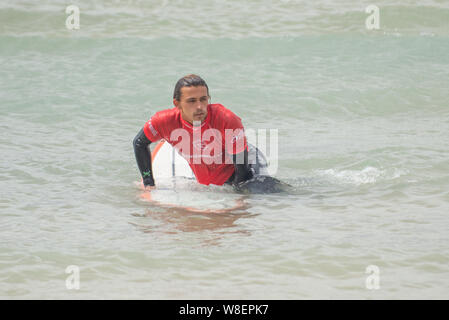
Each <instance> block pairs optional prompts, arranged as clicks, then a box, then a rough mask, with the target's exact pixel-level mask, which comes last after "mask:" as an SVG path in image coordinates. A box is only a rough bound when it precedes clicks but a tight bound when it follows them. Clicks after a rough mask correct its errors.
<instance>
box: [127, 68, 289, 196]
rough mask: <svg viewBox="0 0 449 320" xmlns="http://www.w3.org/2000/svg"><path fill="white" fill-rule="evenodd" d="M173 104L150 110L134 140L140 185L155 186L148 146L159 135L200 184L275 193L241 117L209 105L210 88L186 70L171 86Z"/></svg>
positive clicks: (275, 186)
mask: <svg viewBox="0 0 449 320" xmlns="http://www.w3.org/2000/svg"><path fill="white" fill-rule="evenodd" d="M173 104H174V107H173V108H171V109H166V110H162V111H159V112H157V113H155V114H154V115H153V116H152V117H151V118H150V120H148V121H147V122H146V123H145V125H144V127H143V128H142V129H141V130H140V132H139V133H138V134H137V136H136V137H135V138H134V141H133V146H134V153H135V156H136V161H137V165H138V168H139V170H140V173H141V175H142V180H143V185H144V187H145V189H147V188H150V189H151V188H152V187H154V186H155V181H154V177H153V171H152V166H151V154H150V152H149V148H148V146H149V145H150V144H151V143H153V142H156V141H159V140H161V139H164V140H165V141H167V142H168V143H170V144H171V145H172V146H173V147H174V148H175V149H176V150H177V151H178V152H179V153H180V154H181V155H182V156H183V157H184V158H185V159H186V160H187V162H188V163H189V166H190V168H191V169H192V171H193V173H194V175H195V178H196V180H197V181H198V182H199V183H200V184H204V185H209V184H215V185H223V184H231V185H233V186H234V188H235V189H236V190H237V191H241V192H251V193H252V192H257V193H258V192H264V193H265V192H279V191H280V190H279V186H280V185H281V184H280V181H279V180H277V179H275V178H272V177H270V176H268V174H267V173H266V167H267V163H266V159H265V157H264V155H263V154H262V153H261V152H260V151H259V150H258V149H257V148H256V147H254V146H253V145H251V144H249V143H248V142H247V139H246V136H245V131H244V127H243V125H242V121H241V119H240V118H239V117H238V116H237V115H235V114H234V113H233V112H232V111H231V110H229V109H227V108H225V107H224V106H223V105H221V104H219V103H214V104H211V103H210V95H209V87H208V86H207V84H206V82H205V81H204V80H203V79H202V78H201V77H199V76H198V75H194V74H189V75H186V76H184V77H182V78H181V79H179V80H178V82H177V83H176V85H175V89H174V93H173Z"/></svg>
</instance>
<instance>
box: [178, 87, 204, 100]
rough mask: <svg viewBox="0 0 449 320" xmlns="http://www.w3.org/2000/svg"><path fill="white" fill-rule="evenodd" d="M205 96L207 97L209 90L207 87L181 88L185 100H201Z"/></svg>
mask: <svg viewBox="0 0 449 320" xmlns="http://www.w3.org/2000/svg"><path fill="white" fill-rule="evenodd" d="M203 96H207V88H206V87H205V86H198V87H182V88H181V97H183V98H185V99H188V98H200V97H203Z"/></svg>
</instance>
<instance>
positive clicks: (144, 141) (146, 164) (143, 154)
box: [133, 129, 154, 187]
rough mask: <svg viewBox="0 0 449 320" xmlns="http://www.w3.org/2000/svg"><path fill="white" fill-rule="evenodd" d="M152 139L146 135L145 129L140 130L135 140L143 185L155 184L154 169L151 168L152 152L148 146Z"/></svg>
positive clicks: (135, 150)
mask: <svg viewBox="0 0 449 320" xmlns="http://www.w3.org/2000/svg"><path fill="white" fill-rule="evenodd" d="M150 144H151V141H150V140H149V139H148V138H147V137H146V136H145V133H144V132H143V129H142V130H140V131H139V133H138V134H137V136H136V137H135V138H134V140H133V146H134V154H135V156H136V161H137V166H138V167H139V170H140V174H141V175H142V179H143V185H144V186H145V187H146V186H154V178H153V170H152V168H151V154H150V152H149V150H148V146H149V145H150Z"/></svg>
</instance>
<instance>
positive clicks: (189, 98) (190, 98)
mask: <svg viewBox="0 0 449 320" xmlns="http://www.w3.org/2000/svg"><path fill="white" fill-rule="evenodd" d="M202 98H207V96H202V97H200V99H202ZM192 99H196V97H188V98H186V100H192Z"/></svg>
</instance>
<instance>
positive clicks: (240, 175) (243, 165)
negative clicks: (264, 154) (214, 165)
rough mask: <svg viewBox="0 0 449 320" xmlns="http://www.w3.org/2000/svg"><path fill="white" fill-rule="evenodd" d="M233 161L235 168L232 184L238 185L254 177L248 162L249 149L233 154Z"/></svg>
mask: <svg viewBox="0 0 449 320" xmlns="http://www.w3.org/2000/svg"><path fill="white" fill-rule="evenodd" d="M232 161H233V163H234V169H235V171H234V180H233V181H232V184H234V185H236V184H238V183H240V182H243V181H246V180H249V179H251V178H252V177H253V173H252V171H251V170H250V167H249V164H248V150H246V149H245V150H244V151H243V152H241V153H238V154H234V155H232Z"/></svg>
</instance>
